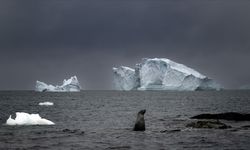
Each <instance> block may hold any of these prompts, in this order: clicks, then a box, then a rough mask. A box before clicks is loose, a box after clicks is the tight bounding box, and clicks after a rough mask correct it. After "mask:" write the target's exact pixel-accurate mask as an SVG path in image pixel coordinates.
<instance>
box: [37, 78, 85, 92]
mask: <svg viewBox="0 0 250 150" xmlns="http://www.w3.org/2000/svg"><path fill="white" fill-rule="evenodd" d="M81 89H82V87H81V85H80V83H79V81H78V79H77V77H76V76H73V77H71V78H70V79H68V80H66V79H65V80H64V81H63V84H62V85H60V86H59V85H56V86H53V85H49V84H46V83H44V82H41V81H36V87H35V91H38V92H80V91H81Z"/></svg>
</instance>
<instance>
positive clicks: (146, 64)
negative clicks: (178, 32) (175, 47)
mask: <svg viewBox="0 0 250 150" xmlns="http://www.w3.org/2000/svg"><path fill="white" fill-rule="evenodd" d="M124 68H125V69H124ZM126 68H127V67H123V66H122V67H119V69H117V68H115V69H113V72H114V74H115V76H114V84H115V88H116V89H117V90H131V89H138V90H180V91H194V90H219V89H221V87H220V85H219V84H217V83H216V82H215V81H213V80H212V79H210V78H208V77H206V76H205V75H203V74H201V73H199V72H198V71H196V70H194V69H192V68H189V67H187V66H185V65H183V64H179V63H176V62H174V61H172V60H169V59H166V58H153V59H150V58H144V59H142V62H141V63H139V64H137V65H136V66H135V70H134V69H131V68H129V69H126ZM124 70H126V71H124ZM127 70H131V71H127ZM117 72H119V73H117ZM124 87H129V88H124Z"/></svg>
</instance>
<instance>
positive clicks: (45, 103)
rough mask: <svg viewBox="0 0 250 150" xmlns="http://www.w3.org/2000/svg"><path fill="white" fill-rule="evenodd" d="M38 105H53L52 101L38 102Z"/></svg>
mask: <svg viewBox="0 0 250 150" xmlns="http://www.w3.org/2000/svg"><path fill="white" fill-rule="evenodd" d="M39 105H40V106H53V105H54V103H52V102H40V103H39Z"/></svg>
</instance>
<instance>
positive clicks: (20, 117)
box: [6, 112, 54, 125]
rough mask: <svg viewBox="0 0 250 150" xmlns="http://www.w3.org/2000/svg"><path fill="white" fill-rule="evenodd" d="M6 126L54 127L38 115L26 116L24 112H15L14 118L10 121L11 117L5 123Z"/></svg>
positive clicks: (50, 122)
mask: <svg viewBox="0 0 250 150" xmlns="http://www.w3.org/2000/svg"><path fill="white" fill-rule="evenodd" d="M6 124H7V125H54V123H53V122H52V121H50V120H47V119H44V118H41V117H40V115H39V114H28V113H25V112H16V118H15V119H12V118H11V115H10V117H9V119H8V120H7V121H6Z"/></svg>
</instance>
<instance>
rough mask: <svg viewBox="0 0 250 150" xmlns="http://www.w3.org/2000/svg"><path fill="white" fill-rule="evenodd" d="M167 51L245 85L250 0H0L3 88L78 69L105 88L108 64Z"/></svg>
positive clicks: (55, 78) (84, 80)
mask: <svg viewBox="0 0 250 150" xmlns="http://www.w3.org/2000/svg"><path fill="white" fill-rule="evenodd" d="M144 57H149V58H152V57H165V58H169V59H172V60H174V61H176V62H179V63H183V64H185V65H187V66H189V67H192V68H194V69H196V70H197V71H199V72H201V73H203V74H205V75H207V76H209V77H211V78H213V79H215V80H216V81H217V82H219V83H220V84H222V85H223V86H224V87H226V88H237V87H239V86H241V85H245V84H250V70H249V64H250V1H246V0H238V1H235V0H204V1H200V0H190V1H186V0H126V1H122V0H85V1H82V0H71V1H69V0H42V1H35V0H22V1H20V0H1V1H0V69H1V71H0V89H1V90H15V89H24V90H27V89H28V90H29V89H33V88H34V85H35V81H36V80H41V81H44V82H47V83H53V84H60V83H61V82H62V80H63V79H64V78H69V77H70V76H73V75H76V76H77V77H78V78H79V80H80V82H81V84H82V86H83V88H84V89H109V88H110V84H111V81H112V67H115V66H120V65H125V66H129V67H134V65H135V64H136V63H138V62H140V61H141V58H144Z"/></svg>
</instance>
